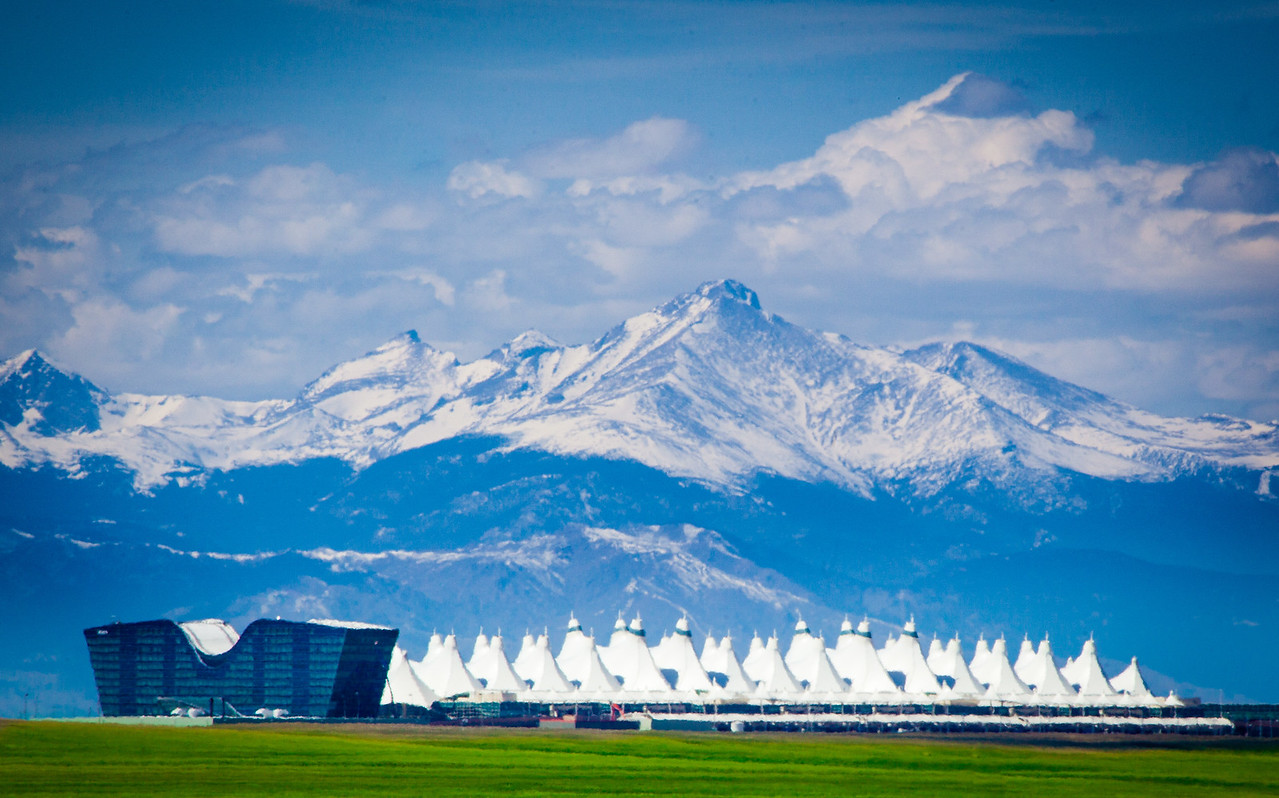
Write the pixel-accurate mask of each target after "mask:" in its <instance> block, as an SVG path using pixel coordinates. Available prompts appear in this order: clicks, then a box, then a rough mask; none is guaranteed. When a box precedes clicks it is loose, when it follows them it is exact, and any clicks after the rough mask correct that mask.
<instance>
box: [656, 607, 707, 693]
mask: <svg viewBox="0 0 1279 798" xmlns="http://www.w3.org/2000/svg"><path fill="white" fill-rule="evenodd" d="M652 654H653V662H654V664H656V665H657V667H658V668H659V669H661V670H664V671H665V670H673V671H675V673H676V674H677V676H676V680H675V689H676V690H681V691H694V692H708V691H709V690H710V689H711V687H712V684H711V677H710V676H709V675H708V674H707V673H706V669H705V668H703V667H702V663H701V660H700V659H699V658H698V656H697V650H696V649H694V648H693V638H692V633H691V631H690V630H689V628H688V619H687V618H680V619H679V621H678V622H677V623H676V624H675V634H672V635H670V636H668V637H664V638H662V642H661V644H659V645H658V646H657V647H656V648H654V649H653V651H652Z"/></svg>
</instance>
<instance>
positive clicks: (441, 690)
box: [418, 634, 483, 698]
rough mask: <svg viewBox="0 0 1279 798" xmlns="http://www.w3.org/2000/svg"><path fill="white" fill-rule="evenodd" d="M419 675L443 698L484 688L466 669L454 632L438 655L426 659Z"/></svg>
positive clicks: (445, 640) (445, 641) (446, 638)
mask: <svg viewBox="0 0 1279 798" xmlns="http://www.w3.org/2000/svg"><path fill="white" fill-rule="evenodd" d="M429 655H430V652H429V651H428V657H429ZM418 675H419V676H420V677H421V678H422V681H424V682H426V686H427V687H429V688H431V690H432V691H434V692H435V694H436V695H438V696H440V697H441V698H452V697H453V696H459V695H470V694H471V693H474V692H476V691H478V690H482V689H483V686H482V685H481V684H480V683H479V682H478V681H476V679H475V677H474V676H472V675H471V672H470V671H468V670H467V669H466V663H464V662H462V654H461V653H460V652H459V651H458V650H457V637H456V636H455V635H452V634H450V635H449V636H447V637H445V638H444V644H443V646H442V647H441V649H440V653H439V654H438V655H436V656H435V657H434V658H431V659H430V661H429V662H427V661H424V663H423V667H422V668H421V669H419V672H418Z"/></svg>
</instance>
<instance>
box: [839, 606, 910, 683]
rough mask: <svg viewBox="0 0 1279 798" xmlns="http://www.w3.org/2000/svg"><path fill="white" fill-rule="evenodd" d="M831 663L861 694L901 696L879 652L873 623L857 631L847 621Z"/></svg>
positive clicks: (864, 622) (861, 626)
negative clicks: (871, 625) (872, 635)
mask: <svg viewBox="0 0 1279 798" xmlns="http://www.w3.org/2000/svg"><path fill="white" fill-rule="evenodd" d="M830 660H831V664H832V665H834V666H835V669H836V670H837V671H839V675H840V676H843V677H844V678H845V679H848V680H849V681H850V682H852V689H853V690H855V691H857V692H859V693H898V692H901V691H900V689H899V688H898V687H897V683H896V682H894V681H893V677H891V676H889V675H888V670H887V669H886V668H885V667H884V663H883V662H881V661H880V659H879V654H878V653H877V652H876V651H875V644H874V642H873V641H872V639H871V633H870V622H869V621H867V620H865V619H863V620H862V622H861V623H860V624H859V625H858V627H857V629H856V630H854V629H853V625H852V623H851V622H849V621H847V620H845V621H844V624H843V626H842V627H841V628H840V632H839V640H838V641H837V642H836V643H835V648H834V650H833V651H832V652H831V654H830Z"/></svg>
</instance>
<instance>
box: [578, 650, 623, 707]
mask: <svg viewBox="0 0 1279 798" xmlns="http://www.w3.org/2000/svg"><path fill="white" fill-rule="evenodd" d="M586 642H587V649H586V656H585V662H586V667H585V669H584V670H583V671H581V672H580V673H581V678H580V679H576V680H575V681H578V682H580V685H579V687H578V688H577V689H578V692H579V693H582V694H584V695H612V694H613V693H616V692H617V691H618V690H620V689H621V685H620V684H618V682H617V679H616V678H615V677H614V676H613V674H611V673H609V672H608V668H606V667H604V662H603V660H601V659H600V653H599V650H598V649H597V648H596V647H595V638H594V637H590V636H587V638H586Z"/></svg>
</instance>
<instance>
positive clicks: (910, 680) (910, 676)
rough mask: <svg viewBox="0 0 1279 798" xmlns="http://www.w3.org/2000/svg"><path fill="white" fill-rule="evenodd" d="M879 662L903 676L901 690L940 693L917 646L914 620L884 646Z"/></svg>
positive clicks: (937, 684) (917, 639)
mask: <svg viewBox="0 0 1279 798" xmlns="http://www.w3.org/2000/svg"><path fill="white" fill-rule="evenodd" d="M884 649H885V650H884V651H882V652H880V657H879V658H880V661H881V662H883V663H884V667H885V668H887V669H888V670H890V671H897V672H899V673H901V674H903V675H904V676H905V677H906V679H905V684H903V685H902V690H903V691H905V692H907V693H915V694H919V695H934V694H936V693H938V692H940V691H941V685H940V684H939V683H938V682H937V677H936V676H935V675H933V672H932V671H931V670H929V668H928V661H927V660H926V659H925V658H924V651H923V649H922V648H920V645H919V633H918V632H916V631H915V619H914V618H911V619H910V620H909V621H907V622H906V625H905V626H904V627H903V628H902V636H901V637H899V638H897V639H896V640H894V641H891V642H889V643H886V644H885V645H884Z"/></svg>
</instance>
